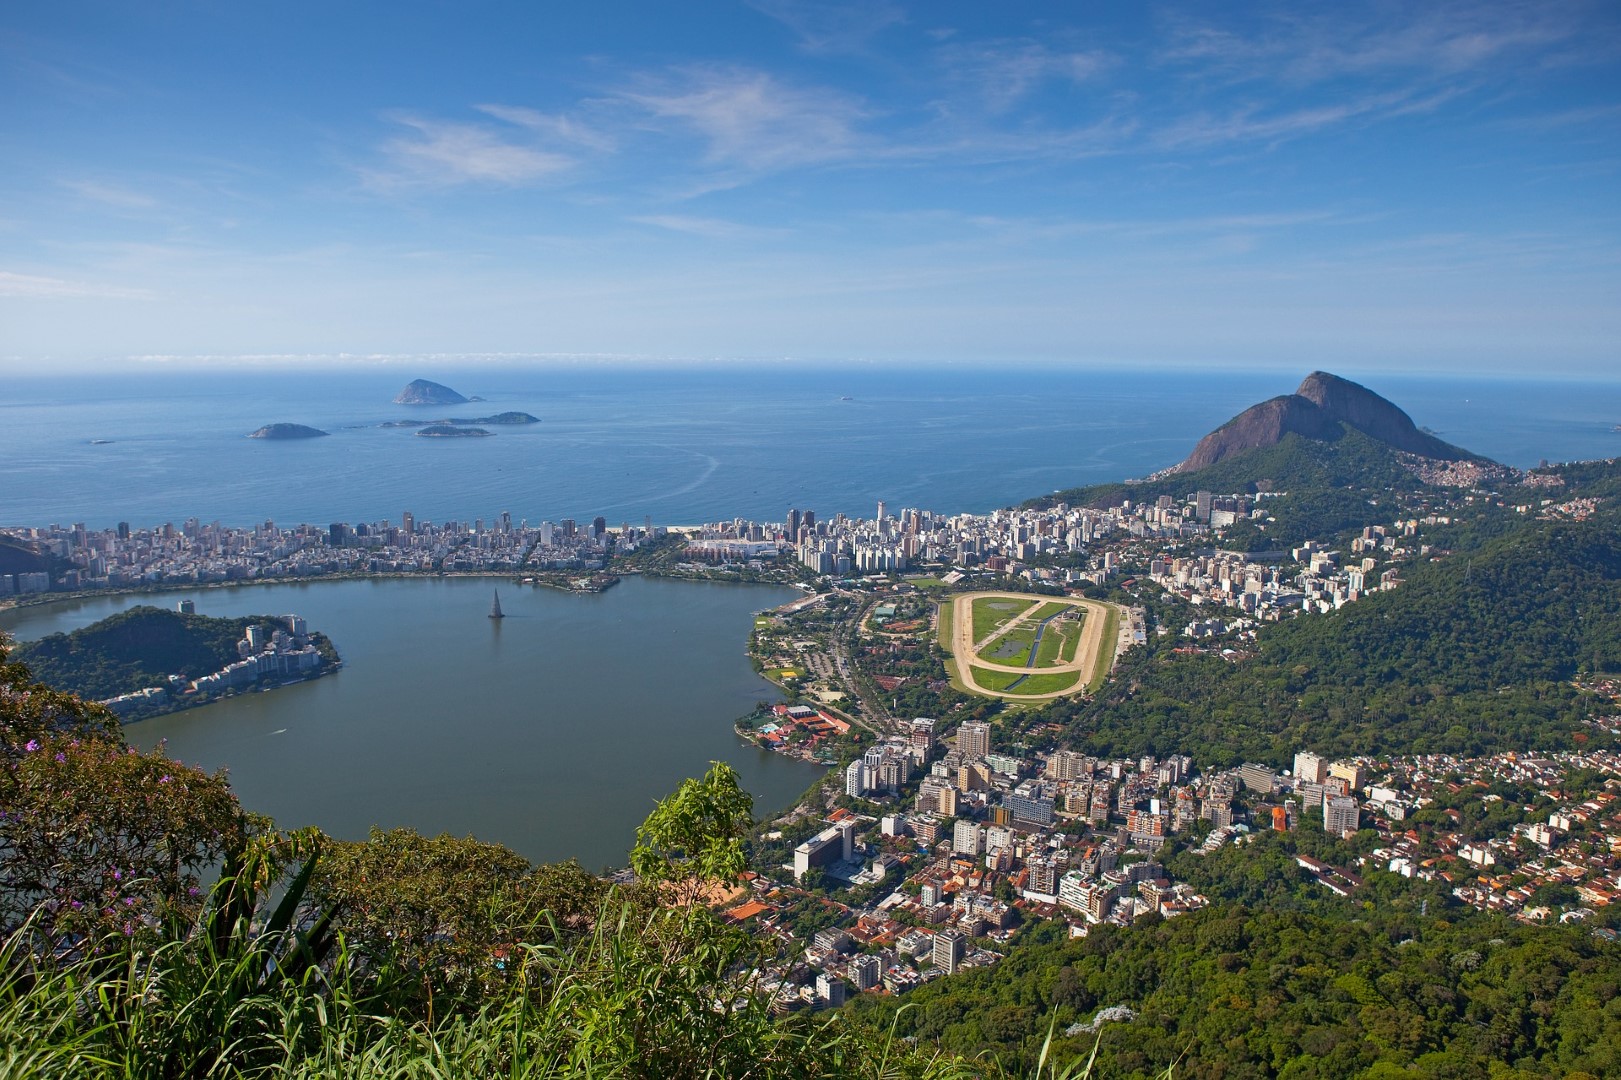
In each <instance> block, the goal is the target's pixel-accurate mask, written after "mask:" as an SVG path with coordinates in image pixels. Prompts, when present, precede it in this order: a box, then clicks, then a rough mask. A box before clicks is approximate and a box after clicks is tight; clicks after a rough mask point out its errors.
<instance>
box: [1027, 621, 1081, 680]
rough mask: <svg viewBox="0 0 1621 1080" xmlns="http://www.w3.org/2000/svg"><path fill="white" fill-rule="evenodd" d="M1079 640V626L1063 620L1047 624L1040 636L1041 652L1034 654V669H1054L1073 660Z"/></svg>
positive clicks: (1076, 623)
mask: <svg viewBox="0 0 1621 1080" xmlns="http://www.w3.org/2000/svg"><path fill="white" fill-rule="evenodd" d="M1080 640H1081V624H1080V623H1078V622H1071V621H1070V620H1068V619H1063V620H1060V621H1058V622H1050V623H1048V624H1047V632H1046V633H1045V634H1042V635H1041V651H1040V652H1038V653H1037V654H1036V667H1038V668H1046V667H1055V666H1057V665H1058V664H1061V663H1067V662H1068V661H1070V660H1073V659H1075V648H1076V646H1077V645H1078V644H1079V642H1080Z"/></svg>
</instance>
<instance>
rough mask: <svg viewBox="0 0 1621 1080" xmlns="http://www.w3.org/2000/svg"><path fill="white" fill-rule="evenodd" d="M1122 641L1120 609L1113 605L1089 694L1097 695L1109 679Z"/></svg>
mask: <svg viewBox="0 0 1621 1080" xmlns="http://www.w3.org/2000/svg"><path fill="white" fill-rule="evenodd" d="M1119 640H1120V609H1119V608H1117V607H1114V606H1113V605H1111V606H1110V607H1109V614H1108V615H1107V616H1105V617H1104V620H1103V640H1102V641H1099V642H1098V662H1097V666H1096V667H1094V668H1093V669H1092V678H1091V680H1090V681H1089V682H1087V684H1086V689H1087V692H1088V693H1092V694H1095V693H1097V692H1098V688H1099V687H1101V686H1102V685H1103V680H1104V679H1106V678H1108V677H1109V669H1110V668H1112V667H1113V666H1114V647H1115V643H1116V642H1118V641H1119Z"/></svg>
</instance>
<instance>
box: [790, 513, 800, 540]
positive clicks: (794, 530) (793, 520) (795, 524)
mask: <svg viewBox="0 0 1621 1080" xmlns="http://www.w3.org/2000/svg"><path fill="white" fill-rule="evenodd" d="M787 531H788V539H789V540H790V541H794V542H797V541H798V540H799V511H798V510H789V511H788V530H787Z"/></svg>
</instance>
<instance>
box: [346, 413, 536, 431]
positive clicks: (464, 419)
mask: <svg viewBox="0 0 1621 1080" xmlns="http://www.w3.org/2000/svg"><path fill="white" fill-rule="evenodd" d="M538 423H540V417H538V416H530V415H529V414H528V413H526V412H504V413H496V414H495V415H494V416H471V417H469V416H452V417H450V418H449V419H446V420H385V421H384V422H383V423H381V424H378V425H377V426H378V427H384V428H420V427H433V426H435V425H441V424H449V425H453V426H456V427H469V426H472V425H476V424H538Z"/></svg>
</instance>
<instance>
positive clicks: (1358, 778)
mask: <svg viewBox="0 0 1621 1080" xmlns="http://www.w3.org/2000/svg"><path fill="white" fill-rule="evenodd" d="M1328 775H1329V776H1337V777H1339V778H1340V779H1341V780H1344V781H1345V782H1346V783H1347V784H1349V785H1350V786H1351V790H1352V791H1359V790H1361V789H1362V787H1363V786H1364V785H1365V784H1367V782H1368V774H1367V772H1366V771H1365V770H1364V769H1363V768H1362V766H1360V765H1358V764H1357V763H1356V762H1354V761H1336V762H1335V763H1334V764H1332V765H1330V766H1329V767H1328Z"/></svg>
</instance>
